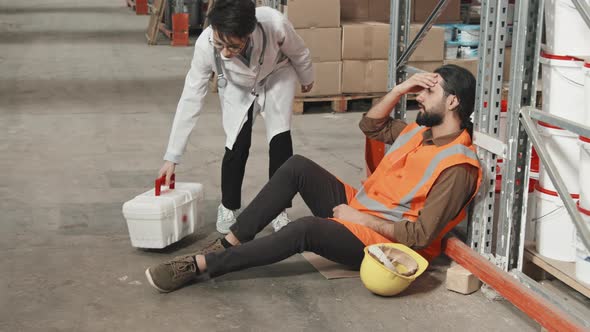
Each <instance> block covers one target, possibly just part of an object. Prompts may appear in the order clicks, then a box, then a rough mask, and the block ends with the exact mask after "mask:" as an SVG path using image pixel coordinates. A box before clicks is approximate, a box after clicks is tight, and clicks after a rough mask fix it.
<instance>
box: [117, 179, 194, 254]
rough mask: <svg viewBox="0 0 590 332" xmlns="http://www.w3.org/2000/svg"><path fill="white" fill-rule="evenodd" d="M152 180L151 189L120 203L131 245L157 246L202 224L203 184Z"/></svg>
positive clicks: (186, 233) (160, 246) (192, 230)
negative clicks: (152, 186) (153, 185)
mask: <svg viewBox="0 0 590 332" xmlns="http://www.w3.org/2000/svg"><path fill="white" fill-rule="evenodd" d="M165 182H166V178H165V177H161V178H158V179H156V181H155V188H154V189H151V190H149V191H146V192H144V193H143V194H141V195H138V196H136V197H135V198H133V199H132V200H130V201H128V202H126V203H125V204H123V215H124V216H125V219H126V220H127V227H128V229H129V237H130V239H131V245H132V246H134V247H136V248H150V249H161V248H164V247H167V246H169V245H171V244H172V243H174V242H177V241H180V240H181V239H182V238H184V237H186V236H187V235H190V234H193V233H194V232H195V229H196V228H197V227H198V226H200V225H201V224H202V219H203V217H202V210H203V208H202V206H201V205H202V202H203V185H202V184H200V183H182V182H179V183H176V182H175V176H174V175H172V178H171V181H170V186H169V187H168V188H167V189H166V187H165V186H164V188H162V187H163V185H164V184H165Z"/></svg>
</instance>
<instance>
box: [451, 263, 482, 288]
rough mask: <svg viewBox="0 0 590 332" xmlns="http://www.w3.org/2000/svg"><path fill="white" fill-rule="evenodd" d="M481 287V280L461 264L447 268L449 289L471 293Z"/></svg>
mask: <svg viewBox="0 0 590 332" xmlns="http://www.w3.org/2000/svg"><path fill="white" fill-rule="evenodd" d="M479 287H481V281H479V279H477V277H476V276H474V275H473V274H472V273H471V272H469V271H468V270H467V269H465V268H464V267H462V266H461V265H454V266H451V267H450V268H449V269H448V270H447V289H448V290H451V291H454V292H457V293H461V294H471V293H473V292H475V291H476V290H478V289H479Z"/></svg>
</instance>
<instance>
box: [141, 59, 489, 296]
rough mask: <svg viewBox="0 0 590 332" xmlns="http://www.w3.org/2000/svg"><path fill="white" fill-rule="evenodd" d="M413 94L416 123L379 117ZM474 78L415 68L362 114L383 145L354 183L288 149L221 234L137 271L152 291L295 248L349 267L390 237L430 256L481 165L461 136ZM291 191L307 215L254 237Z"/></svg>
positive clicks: (460, 214)
mask: <svg viewBox="0 0 590 332" xmlns="http://www.w3.org/2000/svg"><path fill="white" fill-rule="evenodd" d="M417 92H420V93H419V95H418V97H417V99H416V100H417V101H418V103H419V104H420V112H419V114H418V117H417V119H416V123H412V124H406V123H404V122H402V121H399V120H393V119H391V118H390V117H389V114H390V113H391V111H392V110H393V107H394V106H395V105H396V104H397V102H398V101H399V100H400V98H401V97H402V96H403V95H404V94H407V93H417ZM474 99H475V78H474V77H473V75H472V74H471V73H470V72H469V71H467V70H465V69H463V68H461V67H457V66H453V65H446V66H443V67H440V68H438V69H437V70H436V71H435V72H434V73H425V74H416V75H414V76H412V77H410V78H409V79H408V80H407V81H405V82H403V83H402V84H399V85H397V86H396V87H395V88H394V89H393V90H392V91H391V92H389V93H388V94H387V95H386V96H385V97H384V98H383V100H382V101H381V102H380V103H379V104H377V105H376V106H374V107H373V108H372V109H371V110H370V111H369V112H368V113H367V114H366V115H364V116H363V118H362V120H361V122H360V127H361V129H362V130H363V132H364V133H365V134H366V135H367V136H368V137H369V138H373V139H378V140H381V141H383V142H385V143H388V144H389V143H393V146H392V147H391V148H390V149H389V151H387V153H386V155H385V157H384V158H383V160H382V161H381V163H380V164H379V165H378V167H377V169H376V170H375V172H374V173H373V174H372V175H371V176H370V177H369V178H368V179H367V180H366V181H365V183H364V184H363V187H362V188H360V190H358V191H357V190H355V189H354V188H352V187H351V186H349V185H347V184H344V183H342V182H341V181H340V180H338V178H336V177H335V176H334V175H332V174H330V173H329V172H327V171H326V170H324V169H323V168H322V167H320V166H319V165H317V164H315V163H314V162H313V161H311V160H309V159H306V158H304V157H301V156H293V157H292V158H291V159H289V160H288V161H287V162H286V163H285V164H284V165H283V166H281V168H279V170H278V171H277V172H276V173H275V174H274V176H273V177H272V178H271V179H270V181H269V182H268V183H267V184H266V185H265V186H264V188H262V190H261V191H260V193H259V194H258V195H257V196H256V197H255V198H254V200H253V201H252V203H250V205H249V206H248V207H247V208H246V209H245V210H244V211H243V212H242V214H240V215H239V217H238V218H237V222H236V223H235V224H234V225H233V226H232V227H231V232H230V233H229V234H227V235H226V236H225V237H224V238H219V239H217V240H216V241H215V242H213V243H211V244H209V245H208V246H207V247H205V248H203V249H202V250H200V251H198V252H196V253H194V254H191V255H186V256H180V257H177V258H175V259H173V260H171V261H168V262H166V263H162V264H159V265H155V266H152V267H150V268H148V269H147V270H146V276H147V278H148V281H149V282H150V284H151V285H152V286H153V287H154V288H156V289H157V290H159V291H160V292H171V291H174V290H176V289H178V288H181V287H183V286H185V285H187V284H189V283H191V282H194V281H195V280H196V279H197V277H198V276H199V275H200V274H202V273H205V272H208V273H209V275H210V277H212V278H214V277H218V276H221V275H223V274H226V273H229V272H233V271H238V270H242V269H246V268H250V267H254V266H261V265H267V264H272V263H275V262H279V261H281V260H283V259H286V258H287V257H290V256H292V255H294V254H296V253H301V252H303V251H311V252H314V253H316V254H318V255H320V256H323V257H325V258H327V259H330V260H332V261H335V262H337V263H341V264H344V265H348V266H351V267H353V268H359V267H360V265H361V262H362V260H363V257H364V253H363V249H364V247H365V246H367V245H371V244H375V243H384V242H397V243H402V244H405V245H407V246H409V247H411V248H414V249H422V250H421V254H422V255H424V256H425V257H426V258H427V259H432V258H434V257H436V256H437V255H439V254H440V252H441V239H442V237H443V235H444V234H445V233H447V232H448V231H450V230H451V229H452V228H453V227H454V226H456V225H457V224H458V223H459V222H461V221H462V220H463V219H464V218H465V216H466V213H465V207H466V205H467V203H468V202H469V201H470V200H471V199H472V198H473V196H474V195H475V193H476V192H477V188H478V186H479V183H480V180H481V170H480V168H479V163H478V159H477V156H476V154H475V149H474V147H473V146H472V143H471V131H472V123H471V120H470V116H471V113H472V112H473V106H474ZM297 193H299V194H301V196H302V198H303V200H304V201H305V203H306V204H307V206H308V207H309V208H310V209H311V212H312V213H313V216H309V217H303V218H300V219H298V220H296V221H294V222H292V223H290V224H288V225H287V226H285V227H284V228H283V229H281V230H280V231H279V232H276V233H273V234H271V235H268V236H265V237H262V238H258V239H254V237H255V236H256V234H257V233H258V232H260V231H261V230H262V229H263V228H264V227H266V226H267V225H268V224H269V223H270V222H271V221H272V220H273V219H274V218H275V217H276V216H277V215H278V214H279V213H281V211H283V210H284V209H285V208H286V207H287V206H288V205H289V203H290V202H291V200H292V199H293V197H294V196H295V195H296V194H297Z"/></svg>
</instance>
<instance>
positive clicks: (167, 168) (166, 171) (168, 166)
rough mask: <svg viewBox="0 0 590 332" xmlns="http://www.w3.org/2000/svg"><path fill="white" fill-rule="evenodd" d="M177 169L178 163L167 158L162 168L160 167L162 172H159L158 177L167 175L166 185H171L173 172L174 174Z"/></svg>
mask: <svg viewBox="0 0 590 332" xmlns="http://www.w3.org/2000/svg"><path fill="white" fill-rule="evenodd" d="M175 169H176V164H175V163H173V162H171V161H168V160H166V162H165V163H164V166H162V168H160V172H159V173H158V179H159V178H161V177H162V176H164V175H165V176H166V185H167V186H169V185H170V178H171V177H172V174H174V170H175Z"/></svg>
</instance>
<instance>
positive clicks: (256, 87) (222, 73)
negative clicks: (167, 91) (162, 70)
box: [159, 0, 314, 234]
mask: <svg viewBox="0 0 590 332" xmlns="http://www.w3.org/2000/svg"><path fill="white" fill-rule="evenodd" d="M209 22H210V24H211V26H210V27H208V28H207V29H205V30H204V31H203V32H202V33H201V35H200V36H199V38H198V40H197V42H196V44H195V52H194V55H193V60H192V62H191V68H190V70H189V72H188V74H187V76H186V80H185V84H184V89H183V91H182V96H181V97H180V101H179V102H178V107H177V109H176V115H175V117H174V123H173V125H172V131H171V133H170V140H169V143H168V148H167V150H166V154H165V156H164V160H165V163H164V165H163V166H162V168H161V169H160V172H159V173H160V176H162V175H166V177H167V180H166V182H167V183H169V181H170V176H171V175H172V174H173V173H174V170H175V166H176V164H178V163H179V162H180V159H181V157H182V154H183V153H184V151H185V149H186V145H187V142H188V138H189V135H190V133H191V131H192V130H193V128H194V127H195V124H196V122H197V119H198V116H199V114H200V113H201V111H202V108H203V101H204V97H205V94H206V93H207V87H208V81H209V77H210V75H211V72H215V74H216V75H217V77H218V87H219V88H218V91H219V99H220V102H221V110H222V118H223V129H224V131H225V134H226V141H225V155H224V157H223V162H222V167H221V196H222V198H221V204H220V205H219V208H218V211H217V230H218V231H219V232H221V233H224V234H226V233H228V232H229V231H230V226H232V225H233V224H234V223H235V221H236V217H237V214H238V211H239V209H240V207H241V206H240V205H241V191H242V181H243V178H244V171H245V167H246V161H247V159H248V153H249V149H250V143H251V134H252V123H253V120H254V118H255V117H256V115H257V114H258V113H260V112H264V122H265V126H266V137H267V141H268V143H269V160H270V162H269V176H272V174H273V173H274V172H275V171H276V170H277V169H278V168H279V167H280V166H281V165H282V164H283V163H284V162H285V161H287V159H289V158H290V157H291V156H292V155H293V146H292V142H291V132H290V129H291V114H292V109H293V98H294V95H295V89H296V88H297V85H298V84H297V83H298V81H299V82H300V84H301V90H302V92H308V91H309V90H311V88H312V86H313V81H314V78H313V70H312V64H311V58H310V54H309V50H308V48H307V47H306V46H305V44H304V43H303V40H302V39H301V37H299V35H297V33H296V32H295V30H294V29H293V26H292V25H291V23H290V22H289V21H288V20H287V19H286V18H285V17H284V16H283V15H282V14H281V13H280V12H278V11H276V10H274V9H272V8H269V7H258V8H255V5H254V3H253V2H252V1H251V0H217V1H216V3H215V5H214V7H213V8H212V10H211V11H210V13H209ZM288 222H289V219H288V217H287V215H286V213H285V212H283V213H281V214H279V215H278V216H277V218H275V221H274V222H273V227H274V228H275V230H278V229H279V228H280V227H282V226H284V225H285V224H286V223H288Z"/></svg>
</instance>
